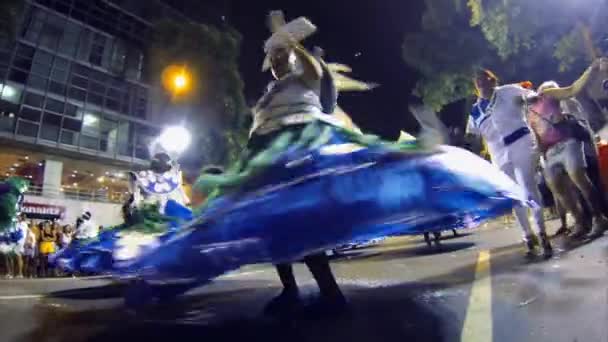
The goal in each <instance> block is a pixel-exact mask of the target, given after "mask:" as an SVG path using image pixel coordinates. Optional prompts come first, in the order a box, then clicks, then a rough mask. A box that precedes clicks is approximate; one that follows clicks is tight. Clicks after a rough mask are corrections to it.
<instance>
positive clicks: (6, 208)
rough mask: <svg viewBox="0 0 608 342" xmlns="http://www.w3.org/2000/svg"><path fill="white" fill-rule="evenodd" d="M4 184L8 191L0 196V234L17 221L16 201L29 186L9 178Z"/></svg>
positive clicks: (24, 182)
mask: <svg viewBox="0 0 608 342" xmlns="http://www.w3.org/2000/svg"><path fill="white" fill-rule="evenodd" d="M4 184H8V186H9V188H10V190H9V191H8V192H7V193H4V194H2V195H0V232H3V231H8V230H10V229H11V228H12V227H13V226H14V224H15V221H16V219H17V214H18V213H17V201H18V200H19V196H20V195H22V194H23V193H24V192H25V191H27V188H28V186H29V182H28V181H27V180H25V179H23V178H20V177H11V178H9V179H8V180H7V181H6V182H4Z"/></svg>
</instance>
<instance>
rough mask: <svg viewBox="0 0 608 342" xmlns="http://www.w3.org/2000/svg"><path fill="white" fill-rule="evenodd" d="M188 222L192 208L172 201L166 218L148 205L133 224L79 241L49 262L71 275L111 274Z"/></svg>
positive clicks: (168, 206) (75, 241)
mask: <svg viewBox="0 0 608 342" xmlns="http://www.w3.org/2000/svg"><path fill="white" fill-rule="evenodd" d="M189 220H192V212H191V211H190V209H188V208H186V207H184V206H182V205H180V204H178V203H177V202H175V201H173V200H169V201H168V202H167V204H166V206H165V210H164V215H161V214H160V213H159V212H158V206H156V205H145V206H144V207H142V208H141V209H137V210H135V212H134V213H133V220H132V222H128V223H125V224H123V225H120V226H117V227H113V228H109V229H107V230H104V231H102V232H101V233H100V234H99V236H98V237H96V238H94V239H89V240H78V239H76V240H74V241H72V243H71V244H70V245H68V246H67V247H65V248H63V249H61V250H59V251H58V252H57V253H55V254H54V255H52V256H50V257H49V261H50V262H51V263H52V264H55V265H57V266H58V267H60V268H61V269H63V270H64V271H67V272H70V273H83V274H101V273H109V272H112V271H115V270H117V269H118V268H119V267H120V265H121V264H122V263H125V262H129V261H131V260H132V259H134V258H136V257H137V256H139V255H140V254H142V253H144V252H145V251H146V250H147V249H149V248H152V247H154V246H157V245H158V244H160V243H161V242H162V241H164V240H165V239H167V238H169V237H170V236H172V235H173V234H175V233H176V232H177V229H178V228H179V224H180V223H181V222H184V221H189Z"/></svg>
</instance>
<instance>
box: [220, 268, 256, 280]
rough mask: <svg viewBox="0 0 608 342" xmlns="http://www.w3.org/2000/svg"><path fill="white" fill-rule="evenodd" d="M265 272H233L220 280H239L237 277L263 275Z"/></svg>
mask: <svg viewBox="0 0 608 342" xmlns="http://www.w3.org/2000/svg"><path fill="white" fill-rule="evenodd" d="M264 272H266V270H257V271H249V272H235V273H228V274H226V275H224V276H222V277H220V279H221V278H224V279H226V278H239V277H248V276H252V275H254V274H259V273H264Z"/></svg>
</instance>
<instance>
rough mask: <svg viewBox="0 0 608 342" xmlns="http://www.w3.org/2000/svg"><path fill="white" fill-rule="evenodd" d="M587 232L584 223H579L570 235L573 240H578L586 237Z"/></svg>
mask: <svg viewBox="0 0 608 342" xmlns="http://www.w3.org/2000/svg"><path fill="white" fill-rule="evenodd" d="M585 234H587V230H586V229H585V228H584V227H583V226H582V225H577V226H576V227H575V228H574V230H573V231H572V232H571V233H570V235H568V237H569V238H570V239H572V240H578V239H581V238H583V237H585Z"/></svg>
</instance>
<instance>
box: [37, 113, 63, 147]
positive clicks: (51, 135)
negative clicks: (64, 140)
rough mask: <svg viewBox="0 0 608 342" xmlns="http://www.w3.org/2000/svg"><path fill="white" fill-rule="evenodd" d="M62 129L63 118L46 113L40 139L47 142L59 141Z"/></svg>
mask: <svg viewBox="0 0 608 342" xmlns="http://www.w3.org/2000/svg"><path fill="white" fill-rule="evenodd" d="M60 129H61V116H59V115H54V114H49V113H45V114H44V119H43V120H42V129H41V130H40V138H42V139H45V140H51V141H57V140H59V130H60Z"/></svg>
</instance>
